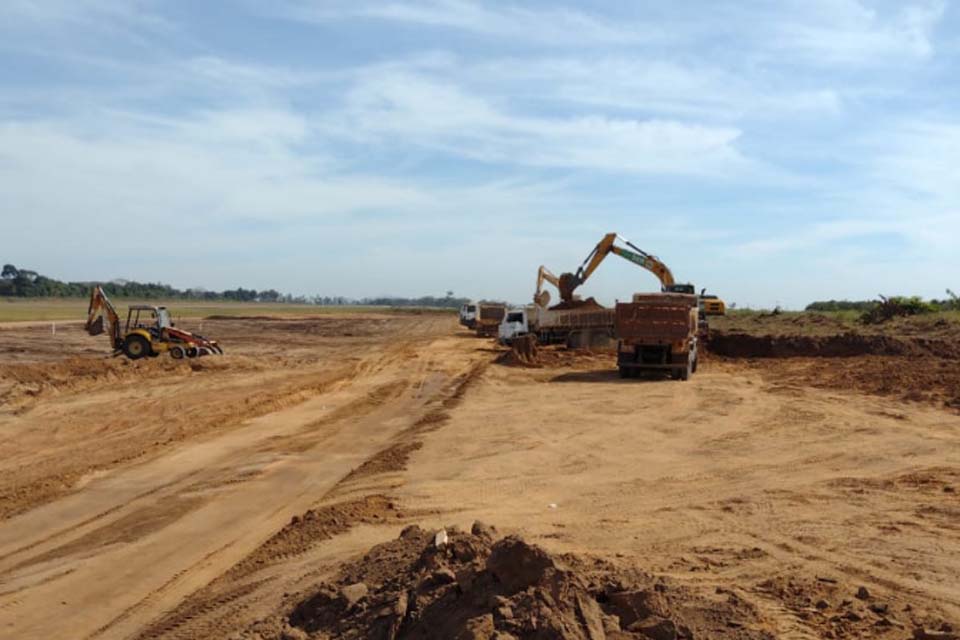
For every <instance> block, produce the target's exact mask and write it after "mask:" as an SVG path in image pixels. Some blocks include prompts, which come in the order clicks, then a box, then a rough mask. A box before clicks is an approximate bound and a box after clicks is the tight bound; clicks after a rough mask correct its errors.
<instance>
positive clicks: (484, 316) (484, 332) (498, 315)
mask: <svg viewBox="0 0 960 640" xmlns="http://www.w3.org/2000/svg"><path fill="white" fill-rule="evenodd" d="M506 313H507V305H505V304H500V303H493V302H481V303H479V304H478V305H477V313H476V320H475V321H474V329H476V330H477V335H478V336H484V337H494V336H496V335H497V331H499V329H500V321H502V320H503V316H505V315H506Z"/></svg>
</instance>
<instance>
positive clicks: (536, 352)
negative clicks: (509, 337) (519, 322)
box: [497, 335, 541, 367]
mask: <svg viewBox="0 0 960 640" xmlns="http://www.w3.org/2000/svg"><path fill="white" fill-rule="evenodd" d="M497 362H498V363H499V364H503V365H506V366H508V367H539V366H541V365H540V348H539V346H538V345H537V338H536V336H534V335H525V336H521V337H519V338H514V340H513V341H512V342H511V343H510V350H509V351H506V352H504V353H503V354H501V355H500V357H499V358H497Z"/></svg>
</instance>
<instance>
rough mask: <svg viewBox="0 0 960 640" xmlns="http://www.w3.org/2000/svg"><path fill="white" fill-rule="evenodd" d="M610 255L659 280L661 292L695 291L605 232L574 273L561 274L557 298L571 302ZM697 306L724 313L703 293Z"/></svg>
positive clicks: (720, 305)
mask: <svg viewBox="0 0 960 640" xmlns="http://www.w3.org/2000/svg"><path fill="white" fill-rule="evenodd" d="M617 240H620V241H621V242H622V243H623V244H625V245H627V246H628V247H630V249H625V248H623V247H620V246H617V244H616V241H617ZM631 249H632V250H631ZM611 253H613V254H616V255H618V256H620V257H621V258H624V259H626V260H629V261H630V262H632V263H634V264H637V265H639V266H641V267H643V268H644V269H646V270H647V271H649V272H651V273H652V274H653V275H655V276H657V279H658V280H660V288H661V290H662V291H664V292H667V293H686V294H696V289H694V286H693V285H692V284H683V283H677V282H676V280H675V279H674V277H673V272H671V271H670V268H669V267H667V265H666V264H664V263H663V262H662V261H661V260H660V258H658V257H656V256H654V255H652V254H649V253H647V252H646V251H644V250H643V249H641V248H640V247H638V246H636V245H634V244H633V243H632V242H630V241H629V240H627V239H625V238H621V237H620V236H618V235H617V234H616V233H608V234H607V235H605V236H603V239H602V240H600V242H598V243H597V246H595V247H594V248H593V251H591V252H590V254H589V255H588V256H587V258H586V259H585V260H584V261H583V264H581V265H580V267H579V268H577V272H576V273H564V274H562V275H561V276H560V278H559V283H558V285H557V286H558V288H559V289H560V298H561V299H562V300H564V301H570V300H572V299H573V292H574V290H576V288H577V287H579V286H580V285H581V284H583V283H584V282H585V281H586V280H587V278H589V277H590V275H591V274H592V273H593V272H594V271H595V270H596V269H597V267H599V266H600V263H601V262H603V259H604V258H606V257H607V256H608V255H609V254H611ZM538 284H539V281H538ZM700 305H701V308H702V309H703V312H704V314H705V315H724V314H725V313H726V311H727V307H726V304H724V302H723V300H721V299H720V298H718V297H717V296H705V295H704V294H703V292H701V295H700Z"/></svg>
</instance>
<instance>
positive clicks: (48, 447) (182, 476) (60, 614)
mask: <svg viewBox="0 0 960 640" xmlns="http://www.w3.org/2000/svg"><path fill="white" fill-rule="evenodd" d="M205 329H206V330H207V332H208V333H210V334H211V335H215V336H216V337H218V338H221V339H223V340H224V342H226V343H227V344H228V345H231V344H232V345H233V349H229V350H228V354H231V355H230V357H228V358H224V359H223V361H222V362H219V363H217V362H213V363H211V364H207V363H206V362H205V361H204V362H203V366H202V367H200V368H198V369H197V370H193V369H190V368H188V369H187V370H183V369H182V368H181V367H180V366H179V365H176V366H175V365H174V364H172V363H170V362H161V361H152V362H144V363H137V364H136V366H131V365H127V364H118V363H116V362H115V361H114V362H110V363H108V366H107V370H106V373H104V371H103V368H102V367H99V368H96V369H90V368H89V364H90V360H91V357H90V356H89V355H86V356H84V357H83V358H80V359H77V360H73V359H71V358H70V357H69V356H71V354H72V353H74V352H79V350H81V349H87V348H89V344H88V343H87V342H85V341H84V340H82V339H81V337H78V336H77V337H73V338H69V340H75V342H69V341H68V342H67V343H66V345H65V346H61V348H60V351H61V354H60V356H59V358H57V357H55V355H54V354H51V353H47V352H45V351H44V350H43V349H38V350H37V353H38V355H35V356H31V355H30V354H29V353H23V352H20V353H18V355H17V356H16V358H15V363H16V367H15V368H14V369H13V370H15V372H16V376H12V375H10V374H9V371H11V369H10V368H8V369H7V372H8V373H6V374H5V375H4V376H3V377H2V378H0V394H3V395H2V396H0V397H3V398H4V409H3V412H2V416H0V434H2V438H3V439H2V440H0V452H2V453H3V454H4V455H3V456H2V462H0V465H2V467H0V471H2V472H3V473H2V476H0V477H2V480H0V496H2V498H3V502H0V506H2V507H3V511H2V512H0V513H2V516H3V518H4V519H3V520H2V521H0V635H3V634H4V633H6V634H8V635H11V637H23V638H31V637H37V638H49V637H71V638H73V637H75V638H200V637H203V638H208V637H210V638H217V637H224V638H226V637H231V636H235V635H236V634H238V633H242V632H243V630H244V629H247V628H248V627H249V626H250V625H251V624H253V623H254V622H255V621H257V620H258V619H261V618H263V617H265V616H267V615H270V614H272V613H274V612H276V611H283V610H284V609H285V608H289V607H290V606H291V604H292V603H295V602H297V601H298V599H299V598H302V597H303V595H304V594H308V593H310V590H311V588H313V585H315V584H316V583H317V581H318V580H321V579H323V578H324V577H325V576H328V575H329V574H331V572H333V571H335V570H336V568H337V567H338V566H340V565H341V564H342V563H343V562H344V561H345V560H348V559H350V558H354V557H357V556H358V555H360V554H362V553H363V552H364V550H365V549H367V548H369V547H370V546H371V545H372V544H375V543H379V542H383V541H385V540H388V539H390V538H393V537H396V535H397V534H398V533H399V531H400V530H401V529H402V528H403V527H404V526H405V525H407V524H410V523H418V524H420V525H421V526H424V527H440V526H449V525H451V524H456V525H459V526H461V527H469V525H470V523H471V522H472V521H473V520H475V519H482V520H484V521H487V522H491V523H495V524H496V525H497V526H498V527H499V528H500V529H501V530H503V531H506V532H518V533H523V534H524V535H525V536H526V537H527V539H529V540H532V541H535V542H536V543H538V544H540V545H542V546H544V547H545V548H547V549H550V550H552V551H557V552H572V553H576V554H579V555H584V556H595V557H599V558H603V559H606V560H609V561H611V562H613V563H615V564H619V565H622V566H623V567H636V568H640V569H642V570H644V571H649V572H652V573H655V574H657V575H662V576H665V577H667V578H669V579H670V580H672V581H673V582H674V583H677V584H681V585H683V586H684V587H685V588H690V589H692V590H697V591H700V592H702V593H704V594H715V593H727V594H736V597H737V598H738V599H740V600H741V601H743V602H745V603H747V604H748V605H749V607H751V609H752V611H753V612H754V615H753V616H752V617H751V619H750V620H748V621H745V622H744V621H741V622H737V624H738V625H746V626H747V627H749V628H750V629H753V630H756V631H765V632H768V633H769V634H771V635H772V637H783V638H816V637H831V635H832V636H833V637H840V636H841V635H843V634H840V633H838V629H842V630H843V631H844V633H846V637H889V638H900V637H903V638H907V637H912V635H913V630H914V629H915V628H918V627H923V628H927V629H946V628H948V627H949V625H950V624H956V623H957V622H958V621H960V581H958V580H957V579H956V576H957V575H960V561H958V558H960V497H958V494H960V435H958V434H960V430H958V429H960V417H958V416H957V415H956V413H955V412H950V411H945V410H942V409H940V408H936V407H934V406H932V405H929V404H919V403H903V402H898V401H896V400H894V399H890V398H880V397H876V396H868V395H862V394H858V393H856V392H851V391H847V390H844V389H832V390H831V389H822V388H820V389H817V388H812V387H810V386H807V385H806V384H804V383H803V379H801V378H796V379H795V378H791V375H790V370H789V369H783V368H777V367H776V365H775V364H771V365H770V366H769V368H770V371H767V372H765V371H764V369H763V368H762V367H758V366H756V365H752V366H750V367H746V366H741V365H740V364H738V363H737V362H736V361H716V362H708V363H707V364H706V366H705V367H704V368H703V370H702V371H701V372H700V373H699V374H698V375H697V376H695V377H694V379H693V380H692V381H691V382H690V383H679V382H672V381H635V380H620V379H618V378H617V377H616V372H615V370H614V369H613V368H612V367H610V366H609V362H608V360H609V356H608V355H603V354H597V355H594V356H587V357H583V358H578V359H566V360H563V361H559V362H557V363H555V364H554V365H553V366H550V367H545V368H541V369H524V368H517V367H507V366H502V365H500V364H498V363H496V362H495V360H496V359H497V355H498V354H497V352H496V351H495V350H494V349H492V348H491V347H490V345H489V343H487V342H482V341H478V340H476V339H473V338H470V337H468V336H467V335H466V334H465V333H461V332H457V331H456V330H455V329H454V325H453V322H452V321H451V320H448V319H444V318H432V317H419V316H417V317H379V316H369V317H362V318H357V319H354V320H350V319H336V320H332V319H324V320H322V321H321V320H298V321H292V320H291V321H282V322H278V321H262V320H248V321H243V320H235V321H229V322H228V321H224V322H222V323H220V324H217V323H208V326H207V327H205ZM215 329H216V330H217V331H216V332H215V331H214V330H215ZM26 330H27V329H18V330H17V331H26ZM344 334H349V335H344ZM65 340H67V339H66V338H65ZM38 342H39V343H43V341H42V340H40V339H39V337H38ZM13 343H14V336H13V335H12V334H8V335H7V336H4V335H3V334H2V333H0V353H2V352H3V349H4V348H7V349H10V348H11V345H12V344H13ZM64 355H66V356H68V357H67V358H66V359H65V358H64ZM81 355H82V354H81ZM31 358H32V359H31ZM97 362H98V363H99V361H97ZM101 364H102V363H101ZM824 366H829V363H824ZM17 367H18V368H17ZM84 372H87V373H84ZM808 373H809V372H806V373H805V375H807V374H808ZM147 381H149V383H147ZM210 394H213V395H214V396H215V397H216V399H217V401H216V402H212V403H210V402H207V400H208V399H209V398H208V396H209V395H210ZM860 587H864V588H865V589H866V590H867V591H868V592H869V594H870V596H869V599H859V598H857V597H856V595H855V594H856V593H857V591H858V589H859V588H860ZM712 597H718V596H715V595H713V596H712ZM838 625H840V626H839V627H838ZM945 625H947V626H945ZM944 633H946V632H944ZM246 637H253V636H246Z"/></svg>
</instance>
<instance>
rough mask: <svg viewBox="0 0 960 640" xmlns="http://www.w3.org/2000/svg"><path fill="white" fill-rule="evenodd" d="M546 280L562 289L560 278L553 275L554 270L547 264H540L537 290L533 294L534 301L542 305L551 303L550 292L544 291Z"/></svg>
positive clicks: (545, 305)
mask: <svg viewBox="0 0 960 640" xmlns="http://www.w3.org/2000/svg"><path fill="white" fill-rule="evenodd" d="M544 282H549V283H550V284H552V285H553V286H554V287H556V288H557V289H560V278H558V277H557V276H555V275H553V272H551V271H550V270H549V269H547V268H546V267H545V266H543V265H540V269H538V270H537V290H536V291H535V292H534V294H533V302H534V303H535V304H537V305H539V306H541V307H547V306H549V305H550V293H549V292H548V291H543V283H544Z"/></svg>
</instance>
